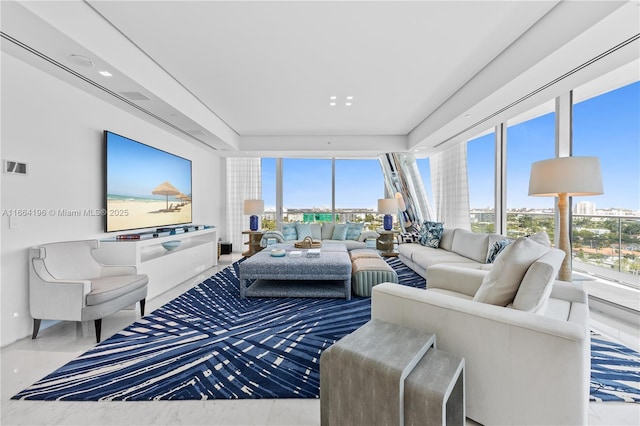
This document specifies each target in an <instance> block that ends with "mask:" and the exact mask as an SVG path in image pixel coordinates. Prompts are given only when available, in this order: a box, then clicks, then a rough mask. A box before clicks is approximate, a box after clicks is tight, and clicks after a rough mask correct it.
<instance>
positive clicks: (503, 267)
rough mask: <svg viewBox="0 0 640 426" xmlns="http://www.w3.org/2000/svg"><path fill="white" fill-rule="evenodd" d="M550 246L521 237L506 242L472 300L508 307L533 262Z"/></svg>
mask: <svg viewBox="0 0 640 426" xmlns="http://www.w3.org/2000/svg"><path fill="white" fill-rule="evenodd" d="M549 250H550V249H549V248H548V247H545V246H543V245H542V244H539V243H536V242H535V241H533V240H531V239H529V238H526V237H521V238H518V239H517V240H515V241H514V242H513V243H511V244H509V245H508V246H507V248H505V249H504V250H503V252H502V254H501V255H500V256H498V257H497V258H496V260H495V263H494V264H493V267H492V268H491V270H490V271H489V273H488V274H487V275H485V277H484V279H483V280H482V285H481V286H480V288H479V289H478V291H477V292H476V294H475V296H474V298H473V300H474V301H476V302H482V303H489V304H491V305H498V306H507V305H508V304H509V303H511V302H512V301H513V298H514V297H515V295H516V293H517V292H518V288H519V287H520V282H521V281H522V278H523V277H524V275H525V274H526V273H527V270H528V269H529V267H530V266H531V264H532V263H533V262H535V261H536V260H538V259H539V258H540V257H541V256H542V255H544V254H545V253H547V252H548V251H549Z"/></svg>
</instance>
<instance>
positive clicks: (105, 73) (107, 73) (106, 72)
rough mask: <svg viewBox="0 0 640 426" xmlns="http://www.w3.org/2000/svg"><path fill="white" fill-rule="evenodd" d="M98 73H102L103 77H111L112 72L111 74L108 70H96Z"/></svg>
mask: <svg viewBox="0 0 640 426" xmlns="http://www.w3.org/2000/svg"><path fill="white" fill-rule="evenodd" d="M98 72H99V73H100V75H103V76H105V77H112V76H113V74H111V73H110V72H109V71H98Z"/></svg>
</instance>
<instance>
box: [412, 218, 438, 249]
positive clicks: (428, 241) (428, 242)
mask: <svg viewBox="0 0 640 426" xmlns="http://www.w3.org/2000/svg"><path fill="white" fill-rule="evenodd" d="M443 230H444V226H443V224H442V222H431V221H428V220H425V221H424V222H423V223H422V227H421V228H420V237H419V240H418V241H419V242H420V244H422V245H423V246H427V247H432V248H438V247H439V246H440V238H442V231H443Z"/></svg>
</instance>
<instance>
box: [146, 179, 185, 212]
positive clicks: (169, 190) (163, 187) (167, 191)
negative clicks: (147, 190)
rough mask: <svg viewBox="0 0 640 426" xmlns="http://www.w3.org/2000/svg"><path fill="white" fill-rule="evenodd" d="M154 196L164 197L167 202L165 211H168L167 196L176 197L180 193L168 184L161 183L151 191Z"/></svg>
mask: <svg viewBox="0 0 640 426" xmlns="http://www.w3.org/2000/svg"><path fill="white" fill-rule="evenodd" d="M151 193H152V194H154V195H164V196H165V197H166V200H167V209H169V195H178V194H180V191H178V190H177V189H176V187H175V186H173V185H171V184H170V183H169V182H163V183H161V184H160V185H158V186H157V187H156V189H154V190H153V191H151Z"/></svg>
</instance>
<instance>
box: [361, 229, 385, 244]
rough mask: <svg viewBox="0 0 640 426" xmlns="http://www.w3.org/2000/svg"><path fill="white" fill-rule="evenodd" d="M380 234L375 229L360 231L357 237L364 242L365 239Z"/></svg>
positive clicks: (376, 236)
mask: <svg viewBox="0 0 640 426" xmlns="http://www.w3.org/2000/svg"><path fill="white" fill-rule="evenodd" d="M379 236H380V234H378V233H377V232H376V231H362V232H361V233H360V236H359V237H358V241H360V242H365V241H367V240H368V239H369V238H374V239H375V238H378V237H379Z"/></svg>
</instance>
